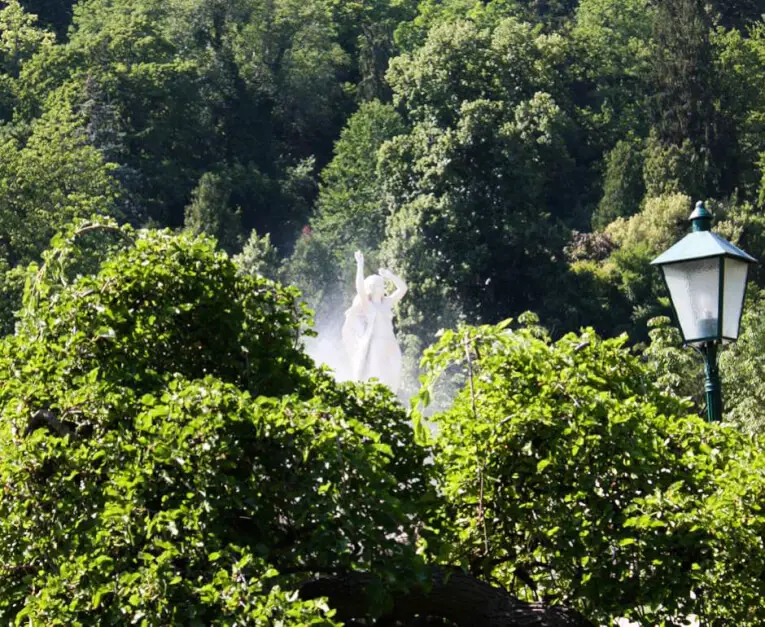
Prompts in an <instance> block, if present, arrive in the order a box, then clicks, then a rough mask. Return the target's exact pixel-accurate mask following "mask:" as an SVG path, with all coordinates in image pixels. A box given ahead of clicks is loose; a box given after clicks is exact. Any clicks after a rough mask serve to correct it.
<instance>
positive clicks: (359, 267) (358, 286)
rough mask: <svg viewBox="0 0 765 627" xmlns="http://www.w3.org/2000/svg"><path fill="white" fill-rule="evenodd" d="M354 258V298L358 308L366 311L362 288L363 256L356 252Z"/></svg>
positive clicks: (364, 295)
mask: <svg viewBox="0 0 765 627" xmlns="http://www.w3.org/2000/svg"><path fill="white" fill-rule="evenodd" d="M353 256H354V257H355V258H356V296H357V297H358V299H359V306H360V307H361V308H362V309H363V310H364V311H366V309H367V297H366V290H365V288H364V254H363V253H362V252H361V251H360V250H357V251H356V252H355V253H354V255H353Z"/></svg>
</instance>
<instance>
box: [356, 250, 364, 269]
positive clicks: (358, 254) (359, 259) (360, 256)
mask: <svg viewBox="0 0 765 627" xmlns="http://www.w3.org/2000/svg"><path fill="white" fill-rule="evenodd" d="M353 256H354V258H355V259H356V263H357V264H359V265H361V264H363V263H364V254H363V253H362V252H361V251H360V250H357V251H356V252H355V253H353Z"/></svg>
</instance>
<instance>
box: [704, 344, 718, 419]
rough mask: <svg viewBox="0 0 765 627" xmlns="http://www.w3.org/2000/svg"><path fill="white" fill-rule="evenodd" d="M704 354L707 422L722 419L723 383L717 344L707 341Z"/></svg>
mask: <svg viewBox="0 0 765 627" xmlns="http://www.w3.org/2000/svg"><path fill="white" fill-rule="evenodd" d="M701 352H702V353H703V354H704V373H705V374H706V382H705V384H704V389H705V390H706V394H707V422H720V421H721V420H722V385H721V384H720V371H719V370H718V368H717V344H715V343H714V342H707V344H706V345H705V346H704V348H702V349H701Z"/></svg>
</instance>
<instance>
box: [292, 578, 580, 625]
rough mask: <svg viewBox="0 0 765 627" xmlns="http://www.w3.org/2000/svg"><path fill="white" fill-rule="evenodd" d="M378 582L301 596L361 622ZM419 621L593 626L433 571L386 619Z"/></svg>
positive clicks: (334, 581)
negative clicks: (320, 600) (429, 579)
mask: <svg viewBox="0 0 765 627" xmlns="http://www.w3.org/2000/svg"><path fill="white" fill-rule="evenodd" d="M375 582H376V579H375V577H374V576H373V575H369V574H367V573H350V574H348V575H344V576H342V577H322V578H320V579H317V580H314V581H309V582H307V583H305V584H304V585H303V586H302V587H301V590H300V596H301V598H303V599H315V598H318V597H327V598H328V599H329V604H330V606H331V607H333V608H334V609H335V610H336V611H337V616H338V618H339V619H340V620H345V621H347V620H352V619H354V618H356V619H359V618H363V617H364V616H365V615H367V613H368V611H369V603H368V598H369V596H368V593H367V591H368V589H369V587H370V586H371V585H373V584H374V583H375ZM415 616H419V617H432V618H444V619H447V620H449V621H452V622H453V623H456V624H457V625H459V627H594V625H593V624H592V623H591V622H589V621H588V620H587V619H585V618H584V617H583V616H582V615H581V614H579V613H578V612H576V611H574V610H571V609H567V608H563V607H549V606H545V605H543V604H541V603H526V602H524V601H520V600H519V599H517V598H515V597H513V596H511V595H510V594H508V593H507V592H505V591H504V590H501V589H499V588H495V587H493V586H490V585H489V584H487V583H484V582H482V581H479V580H478V579H476V578H475V577H473V576H471V575H469V574H467V573H465V572H463V571H461V570H444V569H440V568H436V569H434V570H433V571H432V585H431V587H430V590H429V591H427V592H426V591H425V590H413V591H410V592H409V593H407V594H401V595H398V596H396V597H395V598H394V609H393V611H392V612H391V613H390V615H388V616H386V617H384V618H387V619H388V620H389V621H390V623H391V624H393V621H402V622H403V621H407V620H410V619H412V618H414V617H415Z"/></svg>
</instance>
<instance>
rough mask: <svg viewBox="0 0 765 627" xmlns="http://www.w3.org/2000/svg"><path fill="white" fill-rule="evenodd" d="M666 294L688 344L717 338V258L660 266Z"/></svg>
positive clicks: (718, 292)
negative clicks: (670, 300)
mask: <svg viewBox="0 0 765 627" xmlns="http://www.w3.org/2000/svg"><path fill="white" fill-rule="evenodd" d="M662 268H663V270H664V278H665V279H666V281H667V287H668V288H669V296H670V298H671V299H672V304H673V305H674V306H675V312H677V317H678V322H679V323H680V328H681V330H682V332H683V337H684V338H685V341H686V342H688V343H689V344H693V343H695V342H701V341H704V340H709V339H715V338H718V337H719V326H718V318H719V308H720V258H719V257H712V258H710V259H697V260H694V261H683V262H681V263H673V264H669V265H666V266H662Z"/></svg>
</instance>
